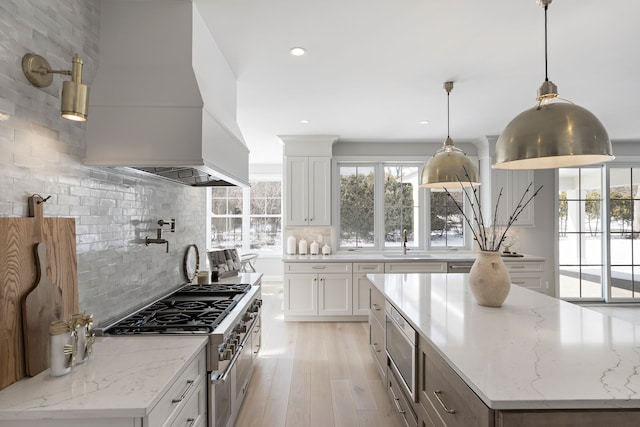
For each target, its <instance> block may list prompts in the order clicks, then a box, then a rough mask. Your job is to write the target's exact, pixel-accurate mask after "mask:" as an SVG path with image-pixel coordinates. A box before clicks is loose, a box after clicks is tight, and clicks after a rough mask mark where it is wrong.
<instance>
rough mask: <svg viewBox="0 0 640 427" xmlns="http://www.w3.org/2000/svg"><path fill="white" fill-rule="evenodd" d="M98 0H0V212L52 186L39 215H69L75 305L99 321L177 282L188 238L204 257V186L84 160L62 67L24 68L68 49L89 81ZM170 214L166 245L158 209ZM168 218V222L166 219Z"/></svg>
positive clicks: (62, 57) (54, 62)
mask: <svg viewBox="0 0 640 427" xmlns="http://www.w3.org/2000/svg"><path fill="white" fill-rule="evenodd" d="M99 8H100V2H99V1H98V0H65V1H60V0H54V1H51V0H3V1H2V2H0V34H2V43H1V44H0V46H1V47H0V170H1V171H2V173H0V216H27V215H28V208H27V197H28V196H30V195H32V194H34V193H36V194H41V195H43V196H49V195H51V196H52V197H51V199H50V200H49V201H48V202H47V203H46V205H45V216H64V217H74V218H75V219H76V236H77V237H76V244H77V256H78V286H79V297H80V309H81V310H86V311H87V312H90V313H93V314H94V317H95V320H96V323H98V324H99V323H101V322H104V321H107V320H109V319H112V318H114V317H116V316H118V315H120V314H122V313H124V312H127V311H130V310H132V309H134V308H136V307H138V306H139V305H141V304H143V303H144V302H147V301H149V300H150V299H152V298H155V297H158V296H160V295H162V294H164V293H166V292H168V291H169V290H171V289H173V288H175V287H176V286H178V285H179V284H181V283H184V281H185V278H184V277H183V273H182V259H183V255H184V251H185V249H186V247H187V246H188V245H189V244H192V243H196V244H197V245H198V247H199V248H200V255H201V259H200V262H201V265H203V264H204V262H205V259H204V258H205V250H204V247H205V246H204V245H205V221H206V212H205V209H206V200H205V199H206V189H204V188H192V187H187V186H181V185H179V184H175V183H172V182H168V181H164V180H161V179H158V178H151V177H148V176H145V175H142V174H139V173H137V172H134V171H132V170H130V169H126V168H96V167H87V166H84V165H83V164H82V159H83V158H84V153H85V145H86V144H85V138H86V129H87V126H90V123H91V111H90V110H89V122H88V124H87V123H76V122H71V121H68V120H65V119H62V118H60V98H59V97H60V90H61V87H62V81H63V80H65V79H68V77H66V76H59V75H56V76H54V79H53V84H52V85H51V86H49V87H47V88H44V89H40V88H35V87H33V86H31V85H30V84H29V83H28V82H27V80H26V78H25V77H24V75H23V74H22V68H21V60H22V56H23V55H24V54H25V53H27V52H33V53H37V54H41V55H43V56H45V58H47V60H48V61H49V63H50V64H51V66H52V68H56V69H61V68H62V69H69V68H70V67H71V58H72V57H73V54H74V53H76V52H77V53H79V54H80V56H81V57H82V59H83V60H84V70H83V81H84V82H85V83H86V84H88V85H89V87H91V82H92V80H93V77H94V76H95V71H96V69H97V66H98V60H99V56H98V55H99V52H98V46H99ZM171 218H175V219H176V231H175V233H169V232H168V230H167V231H166V232H163V237H165V238H166V239H167V240H168V241H169V253H168V254H167V253H165V246H164V245H149V246H145V245H144V239H145V237H146V236H150V237H156V228H157V227H158V226H157V221H158V219H165V220H169V219H171ZM165 228H168V227H165Z"/></svg>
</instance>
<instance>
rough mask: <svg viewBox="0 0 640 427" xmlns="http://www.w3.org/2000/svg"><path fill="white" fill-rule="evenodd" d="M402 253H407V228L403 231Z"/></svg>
mask: <svg viewBox="0 0 640 427" xmlns="http://www.w3.org/2000/svg"><path fill="white" fill-rule="evenodd" d="M402 253H403V254H404V255H406V254H407V229H406V228H405V229H404V230H403V231H402Z"/></svg>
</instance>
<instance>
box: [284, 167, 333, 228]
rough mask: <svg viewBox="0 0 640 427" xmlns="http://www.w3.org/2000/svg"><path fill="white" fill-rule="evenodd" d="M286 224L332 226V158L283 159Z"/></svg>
mask: <svg viewBox="0 0 640 427" xmlns="http://www.w3.org/2000/svg"><path fill="white" fill-rule="evenodd" d="M284 177H285V178H284V179H285V195H286V196H285V200H286V202H285V209H284V211H285V218H286V220H285V224H286V225H318V226H320V225H331V158H330V157H302V156H295V157H287V158H286V159H285V174H284Z"/></svg>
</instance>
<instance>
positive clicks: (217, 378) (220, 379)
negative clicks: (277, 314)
mask: <svg viewBox="0 0 640 427" xmlns="http://www.w3.org/2000/svg"><path fill="white" fill-rule="evenodd" d="M257 323H258V316H256V318H255V319H254V320H253V322H251V326H249V329H248V330H247V333H246V334H245V336H244V339H243V340H242V342H241V343H240V344H239V345H238V350H237V351H236V352H235V354H234V355H233V357H232V358H231V361H230V362H229V365H228V366H227V369H225V370H224V372H223V373H222V374H221V375H218V374H216V373H212V374H211V384H222V383H224V382H225V381H227V379H229V374H230V373H231V370H232V369H233V367H234V366H235V364H236V362H237V361H238V358H239V357H240V354H242V350H243V349H244V345H245V344H246V343H247V340H248V339H249V337H250V336H251V334H252V333H253V329H254V328H255V326H256V324H257Z"/></svg>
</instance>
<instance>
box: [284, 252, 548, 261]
mask: <svg viewBox="0 0 640 427" xmlns="http://www.w3.org/2000/svg"><path fill="white" fill-rule="evenodd" d="M475 259H476V253H475V252H420V251H416V252H411V251H409V252H408V253H407V254H406V255H403V254H401V253H400V252H394V253H389V254H383V253H367V252H339V253H336V254H332V255H284V256H283V257H282V261H284V262H416V261H434V262H438V261H443V262H444V261H474V260H475ZM502 259H503V260H504V261H505V262H516V261H544V260H545V258H544V257H539V256H534V255H526V254H525V255H524V256H522V257H503V258H502Z"/></svg>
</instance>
